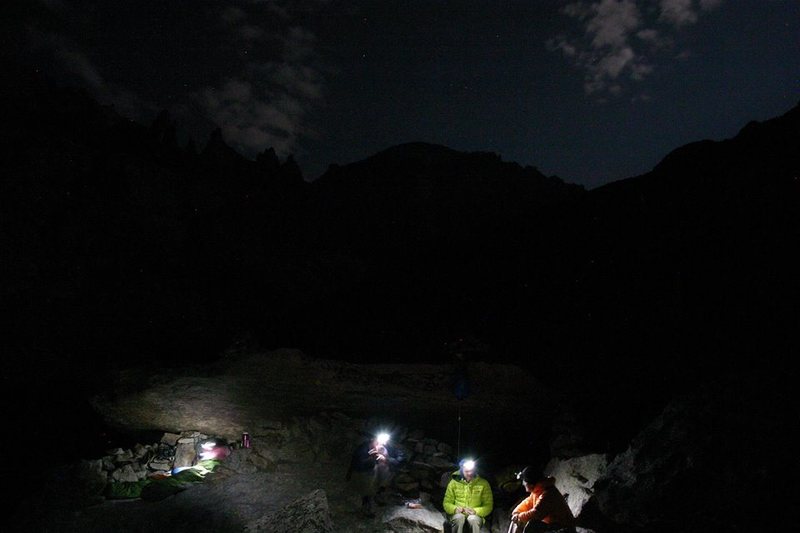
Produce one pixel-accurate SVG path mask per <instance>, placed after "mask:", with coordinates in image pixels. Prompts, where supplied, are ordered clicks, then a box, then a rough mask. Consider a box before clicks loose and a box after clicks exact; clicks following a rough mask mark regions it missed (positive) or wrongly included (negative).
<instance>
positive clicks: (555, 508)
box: [512, 477, 575, 526]
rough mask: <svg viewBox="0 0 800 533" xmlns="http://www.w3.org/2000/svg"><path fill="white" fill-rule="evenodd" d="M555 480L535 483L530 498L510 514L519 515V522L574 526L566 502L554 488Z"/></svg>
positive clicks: (548, 479)
mask: <svg viewBox="0 0 800 533" xmlns="http://www.w3.org/2000/svg"><path fill="white" fill-rule="evenodd" d="M555 483H556V480H555V478H552V477H548V478H545V479H543V480H542V481H540V482H539V483H537V484H536V485H535V486H534V487H533V490H532V491H531V494H530V496H528V497H527V498H525V499H524V500H522V502H521V503H520V504H519V505H517V506H516V507H515V508H514V510H513V511H512V513H519V520H520V522H523V523H524V522H531V521H535V520H541V521H542V522H544V523H545V524H559V525H563V526H572V525H575V517H574V516H572V511H570V509H569V506H568V505H567V500H565V499H564V496H562V494H561V493H560V492H559V491H558V489H557V488H556V485H555Z"/></svg>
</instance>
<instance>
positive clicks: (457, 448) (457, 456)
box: [456, 400, 461, 461]
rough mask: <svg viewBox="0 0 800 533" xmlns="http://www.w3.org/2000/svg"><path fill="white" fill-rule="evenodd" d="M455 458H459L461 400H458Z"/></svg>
mask: <svg viewBox="0 0 800 533" xmlns="http://www.w3.org/2000/svg"><path fill="white" fill-rule="evenodd" d="M456 442H457V443H456V458H457V459H458V460H459V461H460V460H461V400H458V440H457V441H456Z"/></svg>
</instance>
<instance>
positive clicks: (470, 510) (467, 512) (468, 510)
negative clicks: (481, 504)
mask: <svg viewBox="0 0 800 533" xmlns="http://www.w3.org/2000/svg"><path fill="white" fill-rule="evenodd" d="M464 514H465V515H471V514H475V509H473V508H472V507H465V508H464Z"/></svg>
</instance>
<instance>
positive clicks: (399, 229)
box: [0, 72, 800, 442]
mask: <svg viewBox="0 0 800 533" xmlns="http://www.w3.org/2000/svg"><path fill="white" fill-rule="evenodd" d="M0 100H2V101H1V102H0V105H2V109H3V111H4V116H6V117H8V118H7V119H6V120H5V121H4V122H3V123H2V124H1V125H0V136H1V137H2V140H3V142H2V146H3V149H2V163H0V164H1V165H2V171H3V175H4V176H5V178H3V180H2V191H0V192H1V193H2V208H3V211H4V223H3V225H4V228H3V235H4V239H3V240H4V242H5V244H4V254H3V255H4V263H5V267H6V268H5V269H4V270H5V271H6V272H7V274H6V275H5V276H4V278H3V280H2V287H0V290H2V294H3V298H4V301H5V302H6V308H7V309H13V310H14V317H13V321H12V323H11V324H10V325H11V328H10V329H11V332H12V333H11V334H10V335H9V336H8V337H7V338H6V342H7V344H8V346H7V349H8V350H7V352H6V353H14V354H16V355H15V357H16V358H17V360H19V361H21V362H22V364H21V365H20V366H19V368H17V369H16V370H17V371H18V372H19V373H20V376H21V378H20V379H18V380H16V383H17V384H15V385H13V386H12V387H11V389H10V394H12V395H13V394H18V395H21V397H22V398H27V399H30V400H31V401H33V398H32V395H34V392H33V391H30V390H28V388H27V386H26V384H27V383H29V382H30V381H31V380H35V381H36V382H37V383H40V384H43V385H44V386H48V387H52V388H70V389H74V390H86V391H89V390H91V389H92V388H95V387H102V386H103V378H104V376H107V375H110V374H113V373H114V372H117V371H119V370H120V368H125V367H127V366H135V365H154V364H156V365H165V366H169V365H181V364H190V363H191V362H193V361H198V360H213V359H214V358H216V357H218V356H219V354H220V353H221V351H222V350H224V349H225V347H227V346H229V345H230V343H231V342H232V341H233V339H235V338H236V337H237V336H240V335H243V334H247V335H252V336H253V337H254V338H256V339H257V340H258V342H259V343H261V344H262V345H263V346H266V347H280V346H292V347H297V348H299V349H302V350H303V351H305V352H307V353H310V354H314V355H322V356H324V357H329V358H331V357H333V358H340V359H349V360H369V359H370V358H371V357H379V358H380V359H381V360H383V361H387V360H389V361H418V362H419V361H429V360H441V359H442V358H449V357H450V356H451V354H450V353H448V352H447V349H448V348H447V347H448V346H452V345H453V343H458V342H460V341H461V340H463V339H478V341H479V344H480V345H481V346H484V348H483V349H482V350H481V352H480V353H476V354H473V355H472V356H473V357H480V358H483V359H486V360H496V361H513V362H515V363H518V364H522V365H523V366H525V367H528V368H531V369H534V370H535V374H536V375H537V377H542V378H543V381H546V382H547V383H548V384H550V385H552V386H553V387H555V388H558V389H561V390H568V391H570V392H572V393H574V394H576V395H577V397H581V394H583V395H585V397H586V398H587V401H588V399H589V398H595V397H596V396H597V394H598V391H602V397H603V398H604V400H605V401H604V402H603V403H602V405H597V404H596V403H597V402H595V404H596V405H593V406H591V409H590V408H589V407H588V406H587V412H589V413H592V415H588V416H594V415H597V416H594V419H595V422H596V424H597V427H596V430H597V432H598V435H599V434H600V433H603V432H605V433H606V434H609V433H610V434H613V435H615V436H618V437H619V442H626V441H625V439H626V438H627V437H629V436H630V432H631V431H633V428H636V427H638V424H639V422H640V421H641V420H643V419H645V418H646V417H650V416H651V415H652V414H653V413H654V412H656V411H657V410H658V409H659V408H660V407H662V406H663V404H664V402H665V400H666V398H668V397H669V396H670V395H672V394H674V393H675V392H676V391H680V390H683V389H685V388H688V387H690V386H692V385H696V384H698V383H702V381H703V380H704V379H706V378H708V376H710V375H714V374H719V373H727V372H754V373H757V372H780V371H784V370H785V371H787V372H789V371H790V370H786V368H788V367H786V364H787V361H789V360H790V359H791V357H792V356H791V354H792V353H793V352H792V350H795V349H796V347H797V338H796V335H797V333H796V332H797V331H798V328H797V326H798V324H797V312H796V302H797V301H798V298H797V297H798V288H799V287H798V274H797V273H798V272H800V265H798V260H797V259H796V258H795V255H796V254H795V253H794V252H795V248H796V246H797V244H796V243H797V242H799V241H798V237H800V235H798V231H800V230H799V229H798V228H800V224H799V222H800V220H798V212H799V211H798V209H797V206H798V194H800V180H799V179H798V177H800V159H799V157H800V156H798V154H800V146H798V145H799V144H800V135H798V133H800V110H798V107H794V108H793V109H791V110H790V111H788V112H787V113H786V114H784V115H782V116H780V117H776V118H774V119H771V120H768V121H765V122H761V123H756V122H753V123H750V124H748V125H746V126H745V127H744V128H743V129H742V131H741V132H740V133H739V134H738V135H736V136H735V137H733V138H731V139H728V140H724V141H719V142H714V141H701V142H697V143H692V144H689V145H687V146H684V147H680V148H678V149H676V150H675V151H673V152H672V153H670V154H669V155H667V156H666V157H665V158H664V160H663V161H662V162H661V163H659V164H658V165H657V166H656V167H655V168H654V169H653V170H652V171H651V172H649V173H646V174H643V175H641V176H637V177H633V178H630V179H626V180H622V181H619V182H615V183H612V184H609V185H606V186H603V187H600V188H598V189H594V190H591V191H586V190H584V189H583V188H582V187H580V186H576V185H572V184H567V183H564V182H563V181H562V180H561V179H559V178H557V177H553V176H551V177H548V176H544V175H543V174H541V173H540V172H539V171H538V170H537V169H535V168H533V167H522V166H520V165H518V164H516V163H513V162H505V161H502V159H501V158H500V157H499V156H498V155H496V154H492V153H488V152H472V153H464V152H458V151H455V150H452V149H450V148H447V147H444V146H437V145H431V144H425V143H409V144H403V145H399V146H395V147H391V148H388V149H387V150H384V151H382V152H380V153H378V154H375V155H373V156H371V157H369V158H367V159H365V160H363V161H358V162H354V163H351V164H348V165H333V166H331V167H330V168H329V169H328V171H327V172H326V173H325V174H324V175H323V176H321V177H320V178H319V179H317V180H315V181H314V182H312V183H308V182H306V181H304V180H303V178H302V173H301V171H300V169H299V167H298V166H297V163H296V162H295V161H294V159H293V158H292V157H291V156H289V157H287V158H286V159H285V161H284V162H281V161H280V160H279V159H278V157H277V155H276V154H275V153H274V151H271V150H270V149H266V150H265V151H264V153H263V154H262V155H261V156H259V158H258V159H257V160H256V161H251V160H248V159H246V158H244V157H242V156H240V155H239V154H237V153H236V152H235V151H234V150H233V149H231V148H230V147H228V146H227V145H226V144H225V142H224V138H223V135H222V132H221V131H218V132H216V133H215V134H214V135H212V137H211V139H210V140H209V142H208V143H207V145H206V146H205V148H203V149H202V150H200V151H199V153H198V151H197V150H196V149H194V148H192V149H188V148H186V147H180V146H178V145H177V143H176V141H175V135H174V128H175V125H174V124H173V123H172V122H171V119H170V118H169V116H168V115H166V114H162V115H160V116H159V117H158V118H157V119H156V121H155V122H154V123H153V124H152V125H150V126H144V125H140V124H137V123H135V122H132V121H130V120H128V119H126V118H124V117H121V116H119V115H118V114H117V113H116V112H114V110H113V109H110V108H106V107H102V106H100V105H98V104H97V103H96V102H94V101H93V100H92V99H91V98H90V97H88V96H87V95H86V94H84V93H81V92H76V91H73V90H70V89H65V88H59V87H56V86H53V85H51V84H49V83H48V82H45V81H43V80H40V79H38V78H36V77H35V76H33V75H30V74H26V73H25V72H20V73H18V75H16V76H14V83H13V84H10V85H9V86H7V87H5V88H4V90H3V95H2V99H0ZM754 361H757V363H754ZM754 365H755V368H754V367H753V366H754ZM785 367H786V368H785ZM65 384H68V385H65ZM631 398H637V399H636V400H635V401H632V400H631ZM594 410H598V411H599V412H598V411H594ZM602 413H606V414H607V413H614V416H613V417H607V416H605V417H604V416H602ZM598 438H600V437H598Z"/></svg>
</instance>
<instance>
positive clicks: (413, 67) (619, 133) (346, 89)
mask: <svg viewBox="0 0 800 533" xmlns="http://www.w3.org/2000/svg"><path fill="white" fill-rule="evenodd" d="M7 9H13V12H11V13H10V16H4V17H3V18H4V23H3V26H4V30H6V31H4V33H5V41H6V42H5V45H4V46H5V49H6V52H5V53H11V54H13V55H14V56H16V58H17V59H19V60H21V61H22V62H24V63H25V64H26V65H30V66H33V67H34V68H36V69H37V70H38V71H39V72H40V73H42V74H44V75H45V76H47V77H50V78H53V79H55V80H57V81H58V82H60V83H69V84H76V85H79V86H82V87H85V88H86V89H88V90H89V91H90V92H91V93H92V94H93V95H94V96H95V97H96V98H97V99H98V100H100V101H101V102H103V103H109V104H113V105H114V106H115V108H116V109H117V110H118V111H119V112H120V113H121V114H123V115H124V116H127V117H130V118H132V119H135V120H138V121H141V122H143V123H149V122H150V121H152V120H153V118H154V117H155V116H156V114H157V113H158V111H159V110H161V109H169V110H170V112H171V114H172V117H173V118H174V119H175V120H176V122H177V123H178V126H179V128H180V129H181V140H183V141H185V140H186V139H187V138H188V137H189V136H191V137H192V138H194V139H195V141H196V142H197V144H198V145H200V146H202V145H203V144H204V143H205V142H206V140H207V139H208V135H209V134H210V132H211V131H212V129H213V128H214V127H217V126H219V127H221V128H222V130H223V136H224V138H225V140H226V142H228V144H230V145H232V146H233V147H235V148H236V149H237V150H238V151H239V152H240V153H242V154H244V155H246V156H248V157H255V155H256V154H257V153H259V152H261V151H263V150H264V149H265V148H267V147H269V146H272V147H274V148H275V149H276V150H277V151H278V154H279V155H281V156H282V157H285V156H286V155H288V154H290V153H291V154H294V156H295V158H296V160H297V161H298V162H299V164H300V166H301V168H302V170H303V172H304V175H305V177H306V179H314V178H316V177H317V176H319V175H320V174H321V173H322V172H324V170H325V169H326V168H327V166H328V164H330V163H338V164H345V163H349V162H353V161H356V160H360V159H363V158H365V157H367V156H369V155H372V154H374V153H376V152H378V151H380V150H383V149H385V148H387V147H389V146H392V145H396V144H399V143H404V142H410V141H426V142H432V143H439V144H443V145H446V146H449V147H451V148H454V149H457V150H464V151H473V150H480V151H492V152H496V153H499V154H500V155H501V157H502V158H503V159H504V160H506V161H516V162H518V163H520V164H523V165H532V166H535V167H537V168H538V169H539V170H541V171H542V172H543V173H544V174H546V175H558V176H559V177H561V178H563V179H564V180H565V181H568V182H572V183H580V184H583V185H585V186H586V187H588V188H592V187H596V186H598V185H601V184H603V183H607V182H609V181H614V180H617V179H622V178H626V177H630V176H634V175H638V174H641V173H644V172H646V171H648V170H650V169H651V168H652V167H653V166H654V165H655V164H656V163H658V161H660V160H661V159H662V158H663V157H664V156H665V155H666V154H667V153H669V152H670V151H671V150H673V149H674V148H677V147H679V146H681V145H683V144H686V143H689V142H693V141H696V140H701V139H714V140H721V139H725V138H728V137H732V136H733V135H735V134H736V133H737V132H738V131H739V129H741V128H742V127H743V126H744V125H745V124H746V123H747V122H749V121H750V120H765V119H768V118H771V117H773V116H777V115H780V114H782V113H784V112H785V111H787V110H788V109H790V108H791V107H792V106H794V105H795V104H796V103H797V99H798V88H800V2H798V1H796V0H736V1H734V0H638V1H634V0H598V1H575V0H568V1H555V0H525V1H505V0H491V1H489V0H486V1H474V0H458V1H445V0H425V1H417V0H405V1H387V0H375V1H352V0H329V1H326V0H297V1H284V0H214V1H211V0H193V1H191V2H189V1H184V2H164V1H163V0H157V1H153V0H137V1H135V2H114V1H110V0H85V1H77V0H76V1H72V0H30V1H29V2H25V6H24V7H17V8H10V7H9V6H4V10H7Z"/></svg>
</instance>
